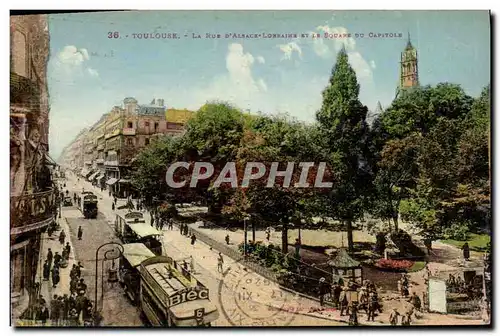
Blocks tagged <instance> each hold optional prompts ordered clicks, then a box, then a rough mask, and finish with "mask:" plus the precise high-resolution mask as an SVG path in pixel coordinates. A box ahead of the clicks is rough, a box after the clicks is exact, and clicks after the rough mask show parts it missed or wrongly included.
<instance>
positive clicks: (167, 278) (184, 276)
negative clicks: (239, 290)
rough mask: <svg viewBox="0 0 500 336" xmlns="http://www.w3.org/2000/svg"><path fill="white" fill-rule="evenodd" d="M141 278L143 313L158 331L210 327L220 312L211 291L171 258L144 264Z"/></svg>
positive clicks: (160, 258) (141, 267) (140, 266)
mask: <svg viewBox="0 0 500 336" xmlns="http://www.w3.org/2000/svg"><path fill="white" fill-rule="evenodd" d="M138 271H139V274H140V289H139V298H140V303H139V305H140V309H141V312H142V314H143V316H144V317H145V318H146V319H147V320H148V322H149V323H150V324H151V325H152V326H155V327H194V326H199V327H209V326H211V324H212V322H213V321H215V320H217V318H218V317H219V311H218V310H217V307H216V306H215V305H214V303H213V302H212V301H210V298H209V290H208V288H206V287H205V286H204V285H203V284H202V283H200V282H199V281H198V280H197V279H195V278H194V277H193V276H192V275H191V273H189V272H188V271H187V270H186V269H184V268H182V266H181V264H180V263H179V262H177V261H174V260H173V259H172V258H171V257H168V256H156V257H153V258H149V259H146V260H144V261H143V262H142V263H141V264H140V265H139V267H138Z"/></svg>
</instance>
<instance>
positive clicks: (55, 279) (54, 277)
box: [52, 265, 60, 288]
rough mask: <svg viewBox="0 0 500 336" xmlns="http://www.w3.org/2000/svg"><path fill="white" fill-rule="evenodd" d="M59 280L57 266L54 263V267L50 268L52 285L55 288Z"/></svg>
mask: <svg viewBox="0 0 500 336" xmlns="http://www.w3.org/2000/svg"><path fill="white" fill-rule="evenodd" d="M59 280H60V277H59V267H56V265H54V268H52V287H54V288H56V287H57V284H58V283H59Z"/></svg>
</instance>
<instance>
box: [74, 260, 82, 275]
mask: <svg viewBox="0 0 500 336" xmlns="http://www.w3.org/2000/svg"><path fill="white" fill-rule="evenodd" d="M82 268H83V265H82V262H81V261H79V262H78V265H77V266H76V276H77V277H78V278H80V277H81V276H82Z"/></svg>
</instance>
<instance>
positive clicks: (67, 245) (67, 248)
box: [64, 242, 71, 256]
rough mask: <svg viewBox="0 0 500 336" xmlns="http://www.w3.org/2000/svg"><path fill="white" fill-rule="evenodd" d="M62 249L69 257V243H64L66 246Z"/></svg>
mask: <svg viewBox="0 0 500 336" xmlns="http://www.w3.org/2000/svg"><path fill="white" fill-rule="evenodd" d="M64 249H65V250H66V251H68V252H67V254H68V256H69V254H70V253H71V246H70V245H69V242H67V243H66V246H65V247H64Z"/></svg>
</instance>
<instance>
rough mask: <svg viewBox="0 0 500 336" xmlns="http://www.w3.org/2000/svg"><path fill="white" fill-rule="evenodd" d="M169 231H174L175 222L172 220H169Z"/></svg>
mask: <svg viewBox="0 0 500 336" xmlns="http://www.w3.org/2000/svg"><path fill="white" fill-rule="evenodd" d="M168 229H169V230H173V229H174V220H173V219H172V218H169V220H168Z"/></svg>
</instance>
